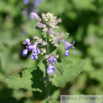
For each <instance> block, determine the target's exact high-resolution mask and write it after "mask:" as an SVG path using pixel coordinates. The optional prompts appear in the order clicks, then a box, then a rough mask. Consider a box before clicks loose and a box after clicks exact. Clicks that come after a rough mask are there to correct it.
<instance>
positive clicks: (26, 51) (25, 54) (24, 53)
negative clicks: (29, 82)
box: [22, 49, 28, 57]
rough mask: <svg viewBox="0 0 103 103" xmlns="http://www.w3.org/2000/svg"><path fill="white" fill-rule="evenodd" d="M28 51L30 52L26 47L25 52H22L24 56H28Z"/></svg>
mask: <svg viewBox="0 0 103 103" xmlns="http://www.w3.org/2000/svg"><path fill="white" fill-rule="evenodd" d="M27 53H28V50H27V49H24V50H23V52H22V56H23V57H26V56H27Z"/></svg>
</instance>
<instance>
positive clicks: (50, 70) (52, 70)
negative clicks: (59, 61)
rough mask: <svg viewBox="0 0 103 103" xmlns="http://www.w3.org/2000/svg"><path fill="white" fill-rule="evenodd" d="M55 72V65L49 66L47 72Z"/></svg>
mask: <svg viewBox="0 0 103 103" xmlns="http://www.w3.org/2000/svg"><path fill="white" fill-rule="evenodd" d="M54 72H55V68H54V67H53V66H49V67H48V68H47V73H48V74H49V73H51V74H53V73H54Z"/></svg>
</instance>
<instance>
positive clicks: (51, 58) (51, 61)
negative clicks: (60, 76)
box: [49, 56, 57, 65]
mask: <svg viewBox="0 0 103 103" xmlns="http://www.w3.org/2000/svg"><path fill="white" fill-rule="evenodd" d="M56 61H57V59H56V58H54V57H53V56H51V57H50V58H49V64H52V65H54V63H55V62H56Z"/></svg>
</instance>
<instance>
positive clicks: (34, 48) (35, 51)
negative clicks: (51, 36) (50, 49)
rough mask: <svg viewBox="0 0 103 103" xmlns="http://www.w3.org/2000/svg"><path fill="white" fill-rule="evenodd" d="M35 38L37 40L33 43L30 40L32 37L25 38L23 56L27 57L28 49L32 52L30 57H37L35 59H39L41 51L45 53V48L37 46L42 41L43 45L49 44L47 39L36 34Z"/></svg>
mask: <svg viewBox="0 0 103 103" xmlns="http://www.w3.org/2000/svg"><path fill="white" fill-rule="evenodd" d="M34 39H37V40H35V43H34V44H32V43H31V42H30V39H25V42H23V44H26V45H27V46H26V49H24V50H23V52H22V56H23V57H26V56H27V54H28V51H29V52H32V54H31V56H30V59H33V60H34V59H35V60H38V56H37V55H38V54H40V53H42V54H43V53H45V50H44V51H43V49H42V48H37V46H38V44H39V43H41V45H42V46H43V45H47V43H46V42H45V41H43V40H42V39H39V38H38V37H36V36H34Z"/></svg>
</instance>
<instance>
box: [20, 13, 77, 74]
mask: <svg viewBox="0 0 103 103" xmlns="http://www.w3.org/2000/svg"><path fill="white" fill-rule="evenodd" d="M30 16H31V18H33V19H36V20H37V21H38V22H37V25H35V28H36V29H39V30H41V31H42V32H45V33H46V34H47V35H46V39H47V43H46V42H45V41H44V40H42V39H40V38H39V37H37V36H34V38H33V39H36V41H35V43H34V44H32V43H31V42H30V40H29V39H26V40H25V42H24V43H23V44H27V46H26V49H24V50H23V52H22V55H23V57H25V56H26V55H27V53H28V51H31V52H32V54H31V56H30V59H33V60H34V59H35V60H37V59H38V57H37V55H38V54H44V55H45V57H46V59H47V61H48V62H49V66H48V67H47V73H48V74H49V73H51V74H53V73H54V72H55V68H54V64H55V63H56V61H57V58H58V57H59V56H58V55H57V54H53V53H51V51H50V50H49V52H48V49H49V48H50V45H49V44H52V45H54V46H56V47H58V45H59V43H61V42H62V43H64V45H65V48H64V49H65V50H66V53H65V56H66V57H67V56H69V53H70V52H69V48H70V47H72V48H73V49H74V48H75V47H74V46H73V45H74V43H75V41H74V42H73V44H70V43H68V42H67V41H65V35H66V34H65V33H61V34H59V32H55V31H53V29H58V28H59V27H58V26H56V25H57V24H58V23H60V22H61V18H59V19H57V17H56V16H53V14H51V13H47V14H44V13H42V14H41V17H39V16H38V15H37V14H36V13H34V12H32V13H31V14H30ZM45 33H44V34H45ZM39 43H41V46H40V47H41V48H37V46H38V44H39ZM43 45H47V50H46V48H45V47H44V46H43Z"/></svg>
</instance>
